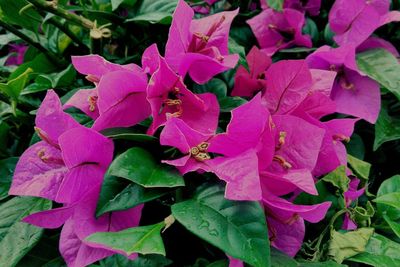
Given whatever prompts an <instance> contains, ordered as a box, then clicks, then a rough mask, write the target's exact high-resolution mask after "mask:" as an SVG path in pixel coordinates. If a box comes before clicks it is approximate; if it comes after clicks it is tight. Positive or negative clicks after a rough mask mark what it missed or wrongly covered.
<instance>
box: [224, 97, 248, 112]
mask: <svg viewBox="0 0 400 267" xmlns="http://www.w3.org/2000/svg"><path fill="white" fill-rule="evenodd" d="M218 101H219V106H220V110H221V112H231V111H232V109H234V108H237V107H239V106H241V105H243V104H245V103H246V102H247V101H246V99H244V98H241V97H238V96H233V97H232V96H227V97H224V98H221V99H219V100H218Z"/></svg>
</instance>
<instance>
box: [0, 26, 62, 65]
mask: <svg viewBox="0 0 400 267" xmlns="http://www.w3.org/2000/svg"><path fill="white" fill-rule="evenodd" d="M0 26H1V27H3V28H4V29H6V30H7V31H9V32H11V33H13V34H15V35H16V36H18V37H19V38H21V39H22V40H24V41H25V42H27V43H28V44H30V45H31V46H33V47H34V48H36V49H37V50H39V51H40V52H42V53H43V54H45V55H46V56H47V57H48V58H49V59H50V60H51V61H52V62H53V63H55V64H56V65H59V64H61V65H65V64H66V62H65V61H64V60H62V59H60V58H59V57H57V55H56V54H54V53H53V52H51V51H49V50H47V49H46V48H44V47H43V46H42V45H41V44H40V43H38V42H36V41H34V40H32V39H31V38H30V37H29V36H27V35H25V34H24V33H22V32H20V31H19V30H18V29H17V28H15V27H14V26H12V25H9V24H7V23H5V22H3V21H2V20H0Z"/></svg>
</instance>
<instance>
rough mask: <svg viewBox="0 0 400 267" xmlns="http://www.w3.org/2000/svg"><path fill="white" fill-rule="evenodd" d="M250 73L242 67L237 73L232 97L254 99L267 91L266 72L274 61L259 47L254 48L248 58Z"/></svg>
mask: <svg viewBox="0 0 400 267" xmlns="http://www.w3.org/2000/svg"><path fill="white" fill-rule="evenodd" d="M246 60H247V64H248V66H249V71H247V70H246V68H245V67H244V66H242V65H240V66H239V68H238V69H237V71H236V74H235V83H234V86H233V90H232V96H248V97H252V96H253V95H255V94H256V93H258V92H259V91H263V90H264V89H265V85H266V81H265V71H266V70H267V69H268V67H269V66H270V65H271V63H272V60H271V58H270V57H269V56H267V55H266V54H265V53H264V52H262V51H260V49H258V48H257V46H253V48H252V49H251V50H250V52H249V53H248V54H247V56H246Z"/></svg>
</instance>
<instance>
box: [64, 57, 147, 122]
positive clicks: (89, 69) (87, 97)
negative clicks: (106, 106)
mask: <svg viewBox="0 0 400 267" xmlns="http://www.w3.org/2000/svg"><path fill="white" fill-rule="evenodd" d="M71 59H72V64H73V65H74V67H75V69H76V70H77V71H78V72H79V73H81V74H84V75H86V79H87V80H89V81H91V82H93V83H94V84H95V85H97V84H98V83H99V82H100V80H101V78H102V77H103V76H104V75H106V74H107V73H110V72H114V71H132V72H134V73H135V74H136V75H138V76H140V78H141V79H144V80H145V79H147V77H146V74H145V73H144V72H143V71H142V68H140V67H139V66H138V65H136V64H127V65H119V64H115V63H111V62H109V61H107V60H105V59H104V58H103V57H101V56H99V55H87V56H73V57H72V58H71ZM98 98H99V96H98V89H97V88H93V89H81V90H78V91H77V92H76V93H75V94H74V95H73V96H72V97H71V98H70V99H69V100H68V101H67V102H66V103H65V104H64V109H67V108H71V107H75V108H78V109H80V110H81V111H82V112H84V113H85V114H86V115H88V116H89V117H91V118H92V119H93V120H95V119H97V118H98V117H99V107H98V105H97V102H98Z"/></svg>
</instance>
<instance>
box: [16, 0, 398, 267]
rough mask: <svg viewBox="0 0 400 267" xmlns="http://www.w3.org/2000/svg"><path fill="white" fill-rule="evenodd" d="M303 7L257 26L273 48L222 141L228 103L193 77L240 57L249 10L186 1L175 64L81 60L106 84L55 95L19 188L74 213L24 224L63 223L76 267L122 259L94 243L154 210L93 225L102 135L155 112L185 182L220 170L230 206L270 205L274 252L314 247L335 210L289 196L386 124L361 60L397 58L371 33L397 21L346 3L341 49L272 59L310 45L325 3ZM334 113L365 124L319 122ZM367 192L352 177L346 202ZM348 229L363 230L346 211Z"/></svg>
mask: <svg viewBox="0 0 400 267" xmlns="http://www.w3.org/2000/svg"><path fill="white" fill-rule="evenodd" d="M214 2H215V1H214ZM297 2H298V3H297ZM300 2H304V1H293V0H292V1H285V6H284V7H285V8H284V10H283V12H277V11H274V10H272V9H270V8H268V7H265V8H266V9H265V10H264V11H263V12H262V13H261V14H259V15H257V16H256V17H254V18H252V19H250V20H249V21H248V23H249V25H250V27H251V28H252V30H253V32H254V34H255V35H256V37H257V40H258V42H259V45H260V48H261V49H258V48H257V47H253V48H252V49H251V51H250V52H249V54H248V55H247V63H248V66H249V69H246V68H245V67H243V66H240V67H239V68H238V70H237V73H236V76H235V85H234V88H233V91H232V95H233V96H242V97H246V98H248V99H249V101H248V102H247V103H246V104H244V105H242V106H240V107H238V108H236V109H234V110H233V111H232V117H231V121H230V123H229V125H228V126H227V129H226V132H224V133H218V134H217V133H216V130H217V127H218V117H219V113H220V111H219V104H218V101H217V98H216V96H215V95H214V94H212V93H204V94H194V93H193V92H192V91H190V90H189V89H188V88H187V87H186V86H185V84H184V82H183V78H184V77H185V76H186V75H189V76H190V77H191V79H192V80H193V81H194V82H196V83H199V84H203V83H206V82H207V81H209V80H210V79H212V78H213V77H214V76H215V75H217V74H219V73H222V72H224V71H226V70H229V69H232V68H234V67H235V66H236V65H237V62H238V59H239V56H238V55H236V54H229V50H228V36H229V29H230V25H231V22H232V20H233V19H234V17H235V16H236V15H237V13H238V10H235V11H228V12H221V13H218V14H214V15H211V16H208V17H204V18H202V19H197V20H193V15H194V12H193V10H192V8H191V7H190V6H189V5H187V4H186V3H185V2H184V1H182V0H181V1H179V3H178V6H177V8H176V10H175V13H174V15H173V21H172V25H171V27H170V31H169V39H168V41H167V44H166V48H165V57H162V56H161V55H160V54H159V52H158V49H157V46H156V45H155V44H154V45H152V46H150V47H149V48H148V49H146V51H145V52H144V53H143V56H142V66H141V67H140V66H137V65H135V64H129V65H117V64H113V63H110V62H107V61H106V60H104V59H103V58H101V57H99V56H95V55H90V56H79V57H73V58H72V63H73V65H74V66H75V68H76V69H77V71H78V72H80V73H82V74H84V75H86V78H87V79H88V80H89V81H91V82H93V83H94V84H95V88H94V89H82V90H79V91H78V92H77V93H76V94H75V95H74V96H72V97H71V98H70V99H69V101H68V102H67V103H66V104H65V105H64V106H62V105H61V102H60V100H59V98H58V96H57V95H56V94H55V92H54V91H52V90H50V91H48V93H47V96H46V98H45V99H44V101H43V103H42V105H41V106H40V108H39V110H38V112H37V116H36V131H37V133H38V135H39V136H40V137H41V139H42V141H40V142H38V143H36V144H34V145H33V146H31V147H30V148H28V149H27V150H26V151H25V152H24V154H23V155H22V156H21V158H20V160H19V162H18V165H17V167H16V170H15V175H14V179H13V183H12V187H11V190H10V194H13V195H29V196H37V197H43V198H47V199H50V200H53V201H56V202H58V203H61V204H62V205H63V206H62V207H61V208H55V209H52V210H49V211H43V212H39V213H36V214H32V215H30V216H28V217H26V218H25V219H24V221H25V222H28V223H31V224H34V225H37V226H40V227H44V228H58V227H61V226H62V225H63V229H62V232H61V238H60V251H61V254H62V255H63V257H64V259H65V261H66V262H67V263H68V266H86V265H88V264H90V263H93V262H95V261H97V260H99V259H102V258H104V257H107V256H110V255H112V254H114V253H115V251H112V250H107V249H104V248H97V247H96V245H95V244H91V243H89V242H88V241H86V240H85V238H86V237H87V236H88V235H90V234H93V233H95V232H104V231H118V230H122V229H125V228H128V227H134V226H137V225H139V221H140V216H141V209H142V205H140V206H137V207H134V208H131V209H129V210H125V211H119V212H113V213H112V214H105V215H103V216H101V217H99V218H98V219H95V215H94V214H95V209H96V203H97V199H98V196H99V191H100V187H101V184H102V181H103V176H104V174H105V172H106V170H107V168H108V166H109V164H110V163H111V161H112V158H113V142H112V141H111V140H109V139H107V138H106V137H105V136H103V135H101V134H100V133H99V131H101V130H103V129H107V128H113V127H130V126H134V125H136V124H138V123H140V122H141V121H142V120H144V119H146V118H148V117H149V116H151V117H152V119H153V120H152V124H151V126H150V127H149V129H148V134H150V135H153V134H155V133H158V132H160V131H158V130H161V133H160V143H161V144H162V145H167V146H172V147H175V148H177V149H178V150H179V151H180V152H181V153H182V154H183V156H182V157H181V158H178V159H173V160H171V159H165V160H164V162H165V163H167V164H170V165H173V166H176V168H178V169H179V171H180V172H181V173H182V174H185V173H188V172H191V171H201V172H212V173H214V174H215V175H216V176H217V177H219V178H220V179H221V180H223V181H225V182H226V190H225V197H226V198H227V199H231V200H253V201H261V202H262V204H263V205H264V207H265V211H266V217H267V222H268V228H269V235H270V240H271V242H272V245H273V246H275V247H276V248H278V249H280V250H282V251H284V252H285V253H286V254H288V255H290V256H294V255H295V254H296V253H297V251H298V250H299V249H300V247H301V244H302V242H303V238H304V231H305V227H304V220H306V221H309V222H312V223H315V222H318V221H320V220H322V219H323V218H324V216H325V214H326V211H327V210H328V209H329V207H330V204H331V203H330V202H324V203H320V204H316V205H311V206H305V205H295V204H293V203H292V202H290V201H289V200H287V199H286V198H282V196H284V195H287V194H291V193H292V194H294V195H297V194H298V193H300V192H302V191H304V192H306V193H309V194H313V195H316V194H317V190H316V188H315V181H316V177H318V176H321V175H323V174H326V173H328V172H330V171H332V170H334V169H336V168H337V167H338V166H340V165H346V163H347V154H346V149H345V146H344V145H343V143H342V142H343V141H348V140H349V138H350V136H351V134H352V132H353V128H354V124H355V122H356V121H357V120H358V119H360V118H361V119H365V120H367V121H369V122H371V123H374V122H375V121H376V119H377V116H378V113H379V108H380V92H379V85H378V84H377V83H376V82H375V81H373V80H371V79H370V78H368V77H366V76H365V75H364V74H363V73H362V72H361V71H360V70H359V69H358V68H357V64H356V61H355V55H356V53H357V52H360V51H365V50H368V49H371V48H376V47H383V48H386V49H388V50H389V51H390V52H392V53H394V54H396V56H398V54H397V51H396V49H395V48H394V47H393V46H391V45H390V44H389V43H388V42H386V41H384V40H381V39H378V38H376V37H370V35H371V34H372V32H373V31H374V30H375V29H376V28H378V27H379V26H381V25H383V24H385V23H388V22H390V21H393V20H397V13H393V12H389V11H388V10H389V5H388V3H389V2H388V1H383V0H382V1H378V0H376V1H364V0H346V1H345V0H338V1H336V3H335V4H334V6H333V8H332V10H331V13H330V16H329V17H330V26H331V29H332V30H333V31H334V32H335V33H336V35H335V40H336V42H337V43H338V44H339V45H340V46H339V47H338V48H331V47H328V46H324V47H320V48H319V49H317V50H316V51H315V52H314V53H312V54H311V55H310V56H308V57H307V58H306V59H305V60H282V61H279V62H277V63H272V61H271V58H270V56H271V55H272V54H273V53H275V52H276V51H278V50H280V49H283V48H287V47H290V46H293V45H300V46H306V47H311V46H312V44H311V39H310V37H309V36H306V35H303V34H302V33H301V29H302V27H303V24H304V12H309V13H310V14H311V15H316V14H318V11H319V6H320V1H312V0H310V1H308V4H306V5H305V6H304V5H302V4H300ZM296 3H297V4H296ZM296 7H297V9H300V10H301V11H299V10H296V9H294V8H296ZM355 10H358V11H357V12H358V13H357V14H355V12H356V11H355ZM371 16H376V17H377V19H376V20H374V19H370V18H371ZM365 20H368V21H370V23H367V22H365ZM374 23H375V24H374ZM372 24H374V25H372ZM360 25H361V26H360ZM360 28H362V29H365V30H360ZM366 28H368V29H366ZM149 77H150V78H149ZM70 107H75V108H78V109H80V110H81V111H83V112H84V113H86V114H87V115H88V116H90V117H91V118H92V119H93V120H94V124H93V126H92V127H91V128H86V127H84V126H82V125H80V124H79V123H78V122H76V121H75V120H74V119H73V118H72V117H71V116H70V115H68V114H67V113H65V112H64V110H65V109H67V108H70ZM335 112H339V113H344V114H347V115H352V116H354V117H355V118H344V119H333V120H329V121H321V120H320V119H321V118H322V117H324V116H326V115H329V114H332V113H335ZM161 127H163V128H161ZM357 187H358V181H357V179H353V181H352V183H351V184H350V189H349V192H347V195H346V201H347V202H349V201H352V200H354V199H357V198H358V197H359V196H360V195H361V194H362V193H363V190H362V189H361V190H357ZM344 227H346V228H348V229H354V228H355V227H356V225H355V224H354V222H351V220H350V219H349V218H348V217H347V218H346V222H345V224H344ZM135 256H136V255H130V257H131V258H134V257H135ZM232 264H233V262H232Z"/></svg>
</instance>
